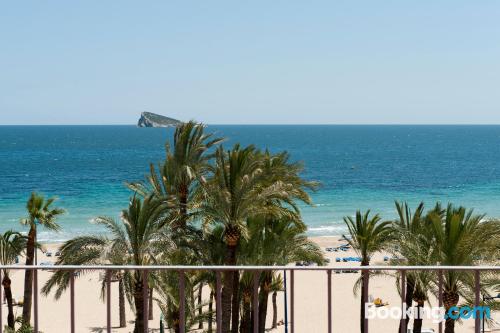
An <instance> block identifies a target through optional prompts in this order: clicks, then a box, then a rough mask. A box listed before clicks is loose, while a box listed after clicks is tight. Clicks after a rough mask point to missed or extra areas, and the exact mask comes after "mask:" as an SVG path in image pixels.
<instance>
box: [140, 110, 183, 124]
mask: <svg viewBox="0 0 500 333" xmlns="http://www.w3.org/2000/svg"><path fill="white" fill-rule="evenodd" d="M181 123H182V122H181V121H179V120H177V119H173V118H169V117H165V116H162V115H159V114H156V113H152V112H142V113H141V118H139V121H138V122H137V126H139V127H174V126H177V125H178V124H181Z"/></svg>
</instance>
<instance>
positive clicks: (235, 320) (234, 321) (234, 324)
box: [231, 272, 240, 333]
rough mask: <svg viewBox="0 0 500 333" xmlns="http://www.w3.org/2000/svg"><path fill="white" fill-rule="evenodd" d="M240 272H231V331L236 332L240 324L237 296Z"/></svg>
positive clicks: (238, 299) (238, 298)
mask: <svg viewBox="0 0 500 333" xmlns="http://www.w3.org/2000/svg"><path fill="white" fill-rule="evenodd" d="M239 285H240V273H239V272H234V274H233V299H232V306H231V333H238V327H239V324H240V297H239V289H240V288H239Z"/></svg>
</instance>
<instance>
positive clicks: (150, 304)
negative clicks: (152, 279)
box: [148, 288, 154, 320]
mask: <svg viewBox="0 0 500 333" xmlns="http://www.w3.org/2000/svg"><path fill="white" fill-rule="evenodd" d="M148 319H149V320H153V319H154V317H153V288H149V296H148Z"/></svg>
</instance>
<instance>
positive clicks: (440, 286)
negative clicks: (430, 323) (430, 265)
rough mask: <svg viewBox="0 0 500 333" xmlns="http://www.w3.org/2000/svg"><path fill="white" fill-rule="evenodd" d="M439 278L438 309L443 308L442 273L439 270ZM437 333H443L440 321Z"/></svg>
mask: <svg viewBox="0 0 500 333" xmlns="http://www.w3.org/2000/svg"><path fill="white" fill-rule="evenodd" d="M438 274H439V277H438V289H439V290H438V302H439V307H440V308H441V307H443V271H442V270H439V272H438ZM438 325H439V326H438V327H439V333H443V322H442V321H440V322H439V324H438Z"/></svg>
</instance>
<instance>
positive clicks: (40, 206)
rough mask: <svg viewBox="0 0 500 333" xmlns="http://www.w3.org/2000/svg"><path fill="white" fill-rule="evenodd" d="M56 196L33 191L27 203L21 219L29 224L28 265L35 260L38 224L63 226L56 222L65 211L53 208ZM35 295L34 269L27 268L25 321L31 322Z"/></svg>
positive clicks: (56, 229)
mask: <svg viewBox="0 0 500 333" xmlns="http://www.w3.org/2000/svg"><path fill="white" fill-rule="evenodd" d="M54 201H55V198H49V199H47V200H45V198H44V197H43V196H42V195H39V194H37V193H32V194H31V196H30V198H29V200H28V202H27V204H26V210H27V212H28V216H27V217H26V218H23V219H21V224H22V225H26V226H29V228H30V230H29V232H28V240H27V243H26V265H27V266H31V265H33V263H34V261H35V247H36V233H37V226H42V227H44V228H46V229H49V230H53V231H59V230H60V229H61V227H60V226H59V225H58V224H57V223H56V219H57V217H58V216H60V215H62V214H63V213H64V210H63V209H60V208H52V207H51V206H52V204H53V203H54ZM32 297H33V271H32V270H26V271H25V275H24V304H23V322H24V323H26V324H29V323H30V320H31V301H32Z"/></svg>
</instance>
